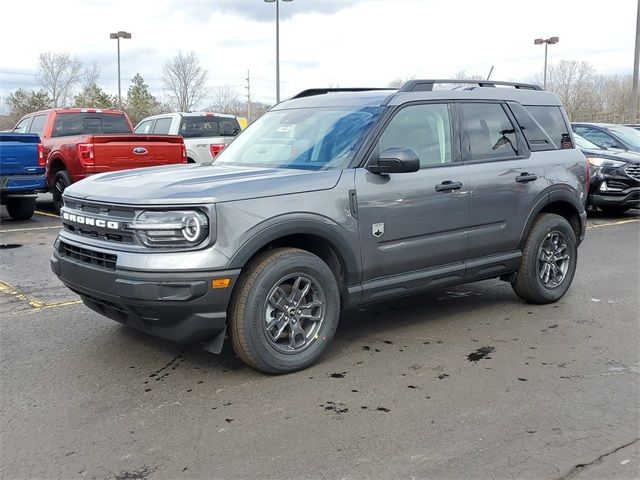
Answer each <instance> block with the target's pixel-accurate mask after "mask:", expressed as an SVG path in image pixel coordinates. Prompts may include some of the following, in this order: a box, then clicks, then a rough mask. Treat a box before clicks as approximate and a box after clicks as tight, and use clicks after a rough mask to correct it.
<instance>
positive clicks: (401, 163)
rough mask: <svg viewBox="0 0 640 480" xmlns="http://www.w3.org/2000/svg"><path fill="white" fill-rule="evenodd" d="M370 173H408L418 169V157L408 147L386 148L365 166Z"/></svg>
mask: <svg viewBox="0 0 640 480" xmlns="http://www.w3.org/2000/svg"><path fill="white" fill-rule="evenodd" d="M366 169H367V170H369V171H370V172H371V173H383V174H386V173H409V172H417V171H418V170H420V159H419V158H418V155H416V152H414V151H413V150H411V149H410V148H388V149H387V150H384V151H383V152H382V153H381V154H380V155H378V159H377V160H375V161H373V162H372V163H371V164H369V165H367V166H366Z"/></svg>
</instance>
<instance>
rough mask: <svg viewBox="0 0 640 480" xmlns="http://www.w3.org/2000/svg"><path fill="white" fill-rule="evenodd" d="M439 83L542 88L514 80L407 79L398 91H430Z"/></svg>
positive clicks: (527, 88)
mask: <svg viewBox="0 0 640 480" xmlns="http://www.w3.org/2000/svg"><path fill="white" fill-rule="evenodd" d="M439 83H448V84H469V85H477V86H479V87H495V86H496V85H502V86H507V87H513V88H517V89H522V90H542V88H541V87H540V86H539V85H532V84H529V83H516V82H494V81H493V80H452V79H448V80H409V81H408V82H406V83H405V84H404V85H402V87H401V88H400V90H398V92H430V91H432V90H433V86H434V85H436V84H439Z"/></svg>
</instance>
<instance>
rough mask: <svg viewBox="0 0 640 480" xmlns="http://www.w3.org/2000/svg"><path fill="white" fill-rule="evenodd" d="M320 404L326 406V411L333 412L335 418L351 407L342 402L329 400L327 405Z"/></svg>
mask: <svg viewBox="0 0 640 480" xmlns="http://www.w3.org/2000/svg"><path fill="white" fill-rule="evenodd" d="M320 406H321V407H323V408H324V411H325V412H330V413H333V414H334V418H338V417H339V416H340V415H342V414H343V413H347V412H348V411H349V409H348V408H347V407H345V404H344V403H342V402H338V403H336V402H331V401H328V402H326V405H325V404H322V405H320Z"/></svg>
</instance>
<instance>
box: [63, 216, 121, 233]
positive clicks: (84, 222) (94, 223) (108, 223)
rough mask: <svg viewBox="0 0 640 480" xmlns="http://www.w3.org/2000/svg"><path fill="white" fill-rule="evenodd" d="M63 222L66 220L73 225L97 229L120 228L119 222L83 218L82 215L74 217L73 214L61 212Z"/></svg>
mask: <svg viewBox="0 0 640 480" xmlns="http://www.w3.org/2000/svg"><path fill="white" fill-rule="evenodd" d="M62 218H63V220H67V221H69V222H73V223H79V224H80V225H91V226H96V227H99V228H107V229H109V230H118V229H119V228H120V223H119V222H114V221H112V220H102V219H100V218H91V217H85V216H83V215H75V214H73V213H68V212H62Z"/></svg>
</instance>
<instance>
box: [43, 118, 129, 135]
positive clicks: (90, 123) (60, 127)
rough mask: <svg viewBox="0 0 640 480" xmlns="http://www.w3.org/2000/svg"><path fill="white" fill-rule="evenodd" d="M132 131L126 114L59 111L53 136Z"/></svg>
mask: <svg viewBox="0 0 640 480" xmlns="http://www.w3.org/2000/svg"><path fill="white" fill-rule="evenodd" d="M102 133H106V134H120V133H131V127H129V124H128V123H127V120H126V119H125V117H124V115H117V114H111V113H59V114H58V115H57V116H56V120H55V123H54V125H53V132H52V133H51V136H52V137H68V136H73V135H92V134H98V135H99V134H102Z"/></svg>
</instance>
